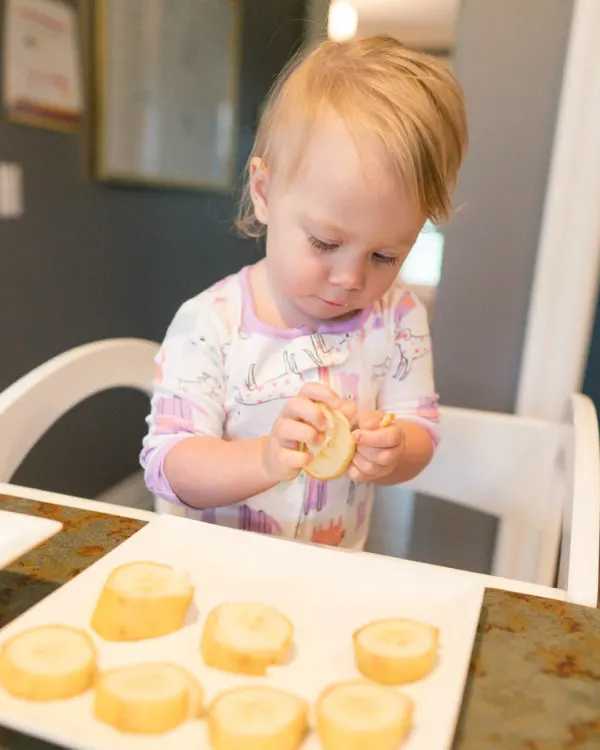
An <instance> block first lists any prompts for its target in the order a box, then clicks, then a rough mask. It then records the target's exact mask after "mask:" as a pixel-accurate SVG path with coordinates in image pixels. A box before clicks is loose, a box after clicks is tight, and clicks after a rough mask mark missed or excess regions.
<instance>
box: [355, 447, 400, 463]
mask: <svg viewBox="0 0 600 750" xmlns="http://www.w3.org/2000/svg"><path fill="white" fill-rule="evenodd" d="M357 455H361V456H362V457H363V458H364V459H365V460H367V461H370V462H371V463H372V464H377V466H381V467H386V466H389V465H390V463H392V461H393V458H394V449H393V448H368V447H367V446H364V445H360V443H359V448H358V452H357Z"/></svg>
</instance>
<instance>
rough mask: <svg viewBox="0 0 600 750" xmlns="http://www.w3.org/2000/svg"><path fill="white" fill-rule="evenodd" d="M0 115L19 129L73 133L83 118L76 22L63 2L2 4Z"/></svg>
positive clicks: (11, 0) (37, 0) (27, 0)
mask: <svg viewBox="0 0 600 750" xmlns="http://www.w3.org/2000/svg"><path fill="white" fill-rule="evenodd" d="M3 79H4V80H3V96H2V98H3V110H4V115H5V117H6V119H7V120H8V121H9V122H12V123H15V124H18V125H29V126H31V127H37V128H44V129H47V130H55V131H59V132H63V133H74V132H75V131H76V130H77V129H78V127H79V125H80V123H81V120H82V118H83V115H84V101H83V100H84V94H83V87H82V71H81V48H80V35H79V19H78V16H77V11H76V9H75V7H74V6H72V5H70V4H69V3H65V2H63V1H62V0H6V2H5V5H4V34H3Z"/></svg>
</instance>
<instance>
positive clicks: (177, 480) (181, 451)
mask: <svg viewBox="0 0 600 750" xmlns="http://www.w3.org/2000/svg"><path fill="white" fill-rule="evenodd" d="M265 440H266V438H254V439H252V440H235V441H232V442H227V441H226V440H221V439H220V438H211V437H191V438H189V439H186V440H182V441H181V442H179V443H177V444H176V445H175V446H174V447H173V448H172V449H171V450H170V451H169V452H168V453H167V455H166V457H165V463H164V471H165V474H166V477H167V479H168V481H169V484H170V485H171V488H172V489H173V492H174V493H175V494H176V495H177V497H178V498H179V499H180V500H181V501H182V502H183V503H185V504H186V505H190V506H192V507H193V508H199V509H206V508H217V507H220V506H225V505H232V504H233V503H237V502H240V501H241V500H245V499H246V498H248V497H251V496H252V495H256V494H258V493H259V492H264V491H265V490H268V489H271V487H273V486H274V482H273V481H272V480H270V479H269V477H268V476H267V473H266V471H265V469H264V467H263V461H262V450H263V443H264V441H265Z"/></svg>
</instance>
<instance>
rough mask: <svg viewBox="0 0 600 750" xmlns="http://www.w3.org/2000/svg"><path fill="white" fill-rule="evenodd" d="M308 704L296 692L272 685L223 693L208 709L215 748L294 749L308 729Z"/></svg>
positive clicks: (209, 728) (238, 749)
mask: <svg viewBox="0 0 600 750" xmlns="http://www.w3.org/2000/svg"><path fill="white" fill-rule="evenodd" d="M307 714H308V707H307V705H306V703H305V702H304V701H303V700H301V699H300V698H297V697H296V696H295V695H291V694H290V693H286V692H284V691H282V690H278V689H276V688H271V687H262V686H261V687H258V686H251V687H242V688H236V689H234V690H229V691H227V692H225V693H222V694H221V695H220V696H217V698H216V699H215V700H214V701H213V703H212V704H211V706H210V708H209V711H208V730H209V737H210V742H211V747H212V748H213V749H214V750H297V748H299V747H300V744H301V743H302V740H303V738H304V735H305V734H306V731H307Z"/></svg>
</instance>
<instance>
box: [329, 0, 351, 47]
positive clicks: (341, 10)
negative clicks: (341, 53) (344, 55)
mask: <svg viewBox="0 0 600 750" xmlns="http://www.w3.org/2000/svg"><path fill="white" fill-rule="evenodd" d="M357 26H358V12H357V10H356V8H354V7H353V6H352V5H350V3H347V2H344V0H333V2H332V3H331V5H330V6H329V19H328V25H327V33H328V35H329V38H330V39H332V40H333V41H334V42H344V41H346V40H347V39H352V37H354V36H355V35H356V28H357Z"/></svg>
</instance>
